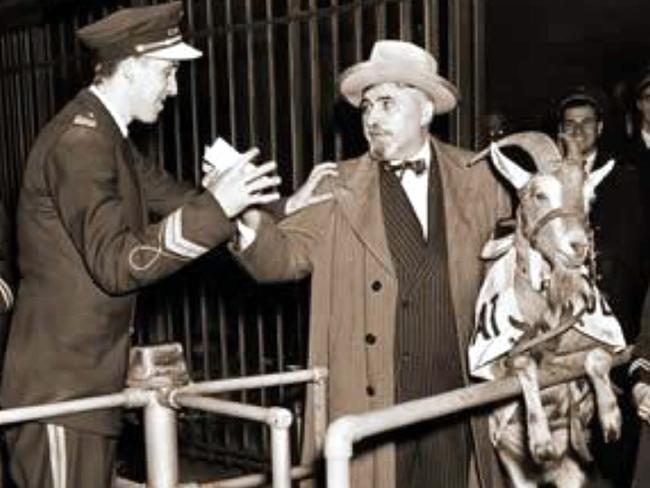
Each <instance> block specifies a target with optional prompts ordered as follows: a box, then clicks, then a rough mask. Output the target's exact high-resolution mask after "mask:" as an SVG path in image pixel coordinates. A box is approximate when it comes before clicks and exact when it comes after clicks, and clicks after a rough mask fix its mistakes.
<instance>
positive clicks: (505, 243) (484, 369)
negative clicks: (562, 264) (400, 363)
mask: <svg viewBox="0 0 650 488" xmlns="http://www.w3.org/2000/svg"><path fill="white" fill-rule="evenodd" d="M512 242H513V240H512V236H508V237H506V238H502V239H500V240H499V241H491V242H490V243H488V245H487V246H486V247H490V245H492V246H491V247H492V248H494V249H497V248H498V249H499V251H498V252H499V253H500V254H501V255H500V257H499V258H498V259H497V260H496V261H495V262H494V264H493V265H492V267H491V268H490V269H489V271H488V273H487V274H486V277H485V280H484V281H483V285H482V286H481V290H480V292H479V296H478V299H477V301H476V308H475V312H474V320H475V322H474V323H475V329H474V336H473V337H472V340H471V342H470V346H469V351H468V353H469V367H470V373H471V374H472V376H475V377H477V378H482V379H486V380H492V379H494V374H493V372H492V368H491V367H490V366H491V365H492V363H493V362H494V361H496V360H498V359H500V358H501V357H502V356H504V355H505V354H507V353H508V352H509V351H510V350H511V349H512V347H513V346H514V345H515V344H517V343H518V342H519V340H520V339H521V337H522V336H523V335H524V333H525V332H526V326H530V325H531V324H525V321H524V318H523V316H522V314H521V312H520V311H519V307H518V306H517V299H516V297H515V290H514V276H515V266H516V250H515V247H514V245H512ZM504 248H505V250H504ZM584 275H585V280H588V273H587V269H586V268H585V269H584ZM533 276H537V279H538V280H539V274H535V273H533ZM533 286H534V287H535V288H536V289H540V288H541V283H540V282H538V283H533ZM591 286H592V289H593V292H594V297H595V300H594V304H595V305H594V307H592V308H591V309H588V310H586V311H585V313H584V314H583V315H582V317H581V318H580V319H579V320H578V321H577V322H576V323H575V324H573V326H572V327H573V328H574V329H576V330H578V331H579V332H581V333H583V334H585V335H587V336H590V337H592V338H593V339H595V340H596V341H599V342H601V343H604V344H606V345H608V346H611V347H613V348H614V349H615V350H620V349H622V348H624V347H625V338H624V336H623V331H622V330H621V326H620V324H619V322H618V320H617V319H616V317H615V316H614V315H613V314H612V312H611V309H610V307H609V305H608V304H607V301H606V299H605V297H604V296H603V295H602V294H601V293H600V291H599V290H598V288H597V287H596V286H595V285H591Z"/></svg>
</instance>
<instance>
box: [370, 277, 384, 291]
mask: <svg viewBox="0 0 650 488" xmlns="http://www.w3.org/2000/svg"><path fill="white" fill-rule="evenodd" d="M370 287H371V288H372V291H379V290H381V287H382V284H381V281H379V280H375V281H373V282H372V285H370Z"/></svg>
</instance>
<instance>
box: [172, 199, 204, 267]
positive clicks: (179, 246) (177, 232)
mask: <svg viewBox="0 0 650 488" xmlns="http://www.w3.org/2000/svg"><path fill="white" fill-rule="evenodd" d="M164 244H165V247H166V248H167V249H169V250H170V251H172V252H174V253H176V254H178V255H179V256H184V257H187V258H190V259H194V258H197V257H199V256H200V255H201V254H204V253H206V252H207V251H208V248H206V247H204V246H201V245H199V244H196V243H194V242H192V241H190V240H188V239H185V238H184V237H183V209H182V208H179V209H178V210H176V211H174V212H173V213H172V214H171V215H170V216H169V217H167V219H166V220H165V241H164Z"/></svg>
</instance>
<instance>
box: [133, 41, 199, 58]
mask: <svg viewBox="0 0 650 488" xmlns="http://www.w3.org/2000/svg"><path fill="white" fill-rule="evenodd" d="M144 55H145V56H148V57H150V58H156V59H169V60H171V61H174V60H177V61H184V60H188V59H196V58H200V57H201V56H203V53H202V52H201V51H199V50H198V49H196V48H195V47H192V46H190V45H189V44H186V43H184V42H179V43H178V44H174V45H172V46H169V47H164V48H162V49H156V50H155V51H149V52H148V53H145V54H144Z"/></svg>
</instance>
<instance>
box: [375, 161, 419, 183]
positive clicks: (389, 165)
mask: <svg viewBox="0 0 650 488" xmlns="http://www.w3.org/2000/svg"><path fill="white" fill-rule="evenodd" d="M382 164H383V166H384V169H386V170H388V171H392V172H393V173H395V174H396V175H397V176H398V177H399V178H400V179H401V178H402V176H403V175H404V173H405V172H406V171H407V170H411V171H413V173H415V174H416V176H417V175H421V174H422V173H424V172H425V171H426V169H427V162H426V161H425V160H424V159H405V160H403V161H383V162H382Z"/></svg>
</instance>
